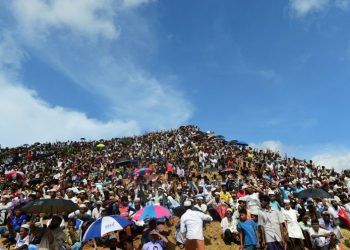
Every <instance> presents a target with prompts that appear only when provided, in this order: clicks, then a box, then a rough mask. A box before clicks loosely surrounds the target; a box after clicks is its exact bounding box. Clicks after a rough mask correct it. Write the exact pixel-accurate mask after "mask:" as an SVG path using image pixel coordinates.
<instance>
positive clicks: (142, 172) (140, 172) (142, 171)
mask: <svg viewBox="0 0 350 250" xmlns="http://www.w3.org/2000/svg"><path fill="white" fill-rule="evenodd" d="M151 172H152V170H151V169H150V168H140V169H137V170H135V171H134V172H133V173H132V176H140V175H141V176H143V175H145V174H146V173H151Z"/></svg>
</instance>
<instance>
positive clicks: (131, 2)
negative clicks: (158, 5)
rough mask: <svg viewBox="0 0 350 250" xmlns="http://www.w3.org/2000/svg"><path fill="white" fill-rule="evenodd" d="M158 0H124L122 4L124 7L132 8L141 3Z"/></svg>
mask: <svg viewBox="0 0 350 250" xmlns="http://www.w3.org/2000/svg"><path fill="white" fill-rule="evenodd" d="M155 1H156V0H123V1H122V5H123V7H124V8H131V7H136V6H139V5H141V4H145V3H149V2H155Z"/></svg>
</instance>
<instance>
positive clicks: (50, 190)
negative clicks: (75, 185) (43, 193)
mask: <svg viewBox="0 0 350 250" xmlns="http://www.w3.org/2000/svg"><path fill="white" fill-rule="evenodd" d="M47 192H57V190H56V189H53V188H52V189H49V190H47Z"/></svg>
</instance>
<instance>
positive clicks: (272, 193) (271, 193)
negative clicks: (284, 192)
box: [267, 190, 275, 195]
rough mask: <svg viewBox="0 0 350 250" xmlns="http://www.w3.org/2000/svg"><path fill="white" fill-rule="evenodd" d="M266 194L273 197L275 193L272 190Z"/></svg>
mask: <svg viewBox="0 0 350 250" xmlns="http://www.w3.org/2000/svg"><path fill="white" fill-rule="evenodd" d="M267 194H268V195H275V192H274V191H272V190H270V191H269V192H268V193H267Z"/></svg>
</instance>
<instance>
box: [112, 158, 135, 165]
mask: <svg viewBox="0 0 350 250" xmlns="http://www.w3.org/2000/svg"><path fill="white" fill-rule="evenodd" d="M136 164H137V161H136V160H131V159H120V160H118V161H117V162H116V163H115V165H116V166H124V165H136Z"/></svg>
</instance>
